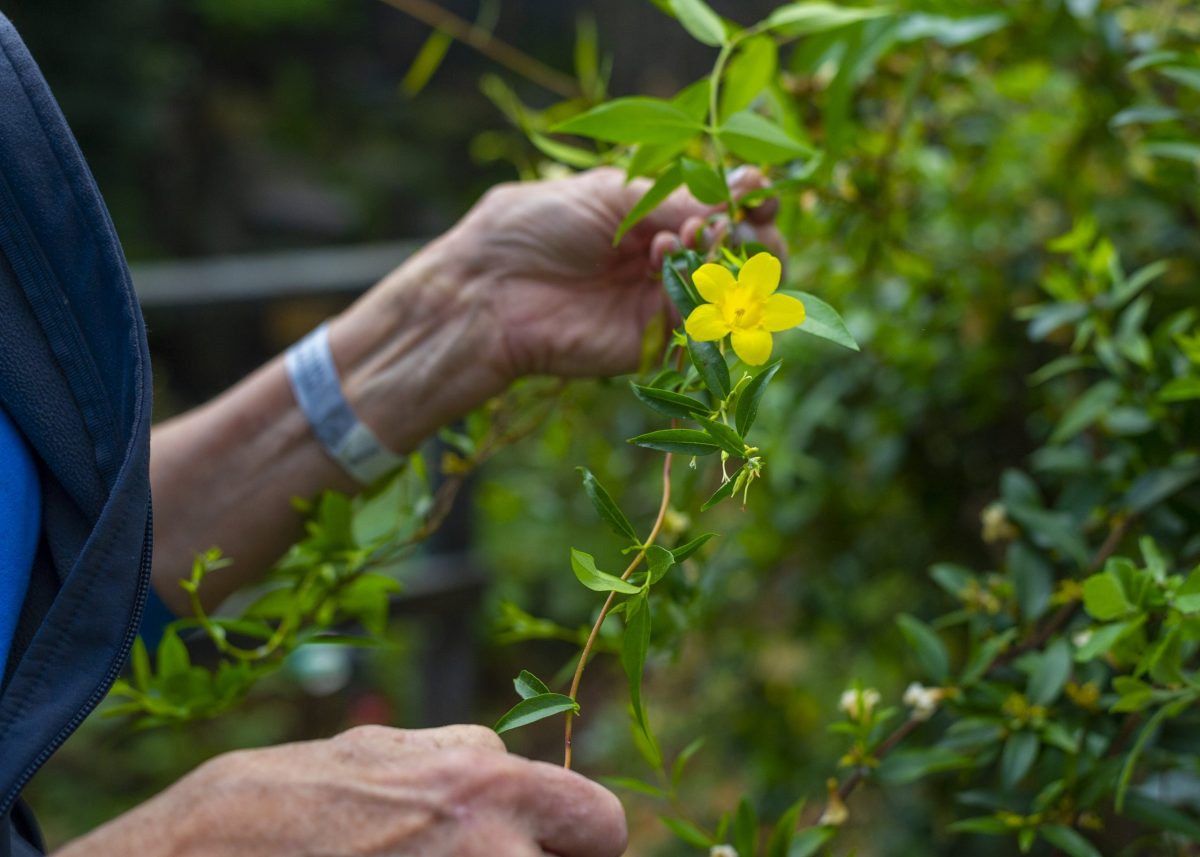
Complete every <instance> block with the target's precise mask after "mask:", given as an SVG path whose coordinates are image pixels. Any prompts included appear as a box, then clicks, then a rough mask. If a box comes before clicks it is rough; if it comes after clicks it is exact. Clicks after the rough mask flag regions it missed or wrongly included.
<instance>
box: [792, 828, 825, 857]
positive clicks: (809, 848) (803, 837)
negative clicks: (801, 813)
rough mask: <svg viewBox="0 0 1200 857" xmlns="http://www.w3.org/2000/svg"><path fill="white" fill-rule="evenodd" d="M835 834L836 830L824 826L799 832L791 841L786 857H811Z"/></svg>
mask: <svg viewBox="0 0 1200 857" xmlns="http://www.w3.org/2000/svg"><path fill="white" fill-rule="evenodd" d="M836 833H837V828H836V827H834V826H832V825H829V824H826V825H822V826H821V827H809V828H807V829H805V830H801V831H800V832H799V833H797V834H796V835H795V837H794V838H793V839H792V845H791V848H790V849H788V857H813V855H814V854H816V853H817V852H818V851H820V850H821V849H822V848H823V847H824V846H825V843H827V842H828V841H829V840H830V839H833V837H834V834H836Z"/></svg>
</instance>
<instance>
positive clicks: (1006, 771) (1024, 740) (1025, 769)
mask: <svg viewBox="0 0 1200 857" xmlns="http://www.w3.org/2000/svg"><path fill="white" fill-rule="evenodd" d="M1038 746H1039V741H1038V736H1037V734H1036V733H1034V732H1014V733H1012V734H1011V735H1009V736H1008V740H1007V741H1005V742H1004V749H1003V750H1001V751H1000V781H1001V783H1002V784H1003V786H1004V788H1005V789H1007V790H1009V791H1011V790H1012V789H1014V788H1016V787H1017V784H1018V783H1020V782H1021V780H1023V779H1025V775H1026V774H1028V773H1029V769H1030V768H1032V767H1033V763H1034V762H1035V761H1036V760H1037V754H1038Z"/></svg>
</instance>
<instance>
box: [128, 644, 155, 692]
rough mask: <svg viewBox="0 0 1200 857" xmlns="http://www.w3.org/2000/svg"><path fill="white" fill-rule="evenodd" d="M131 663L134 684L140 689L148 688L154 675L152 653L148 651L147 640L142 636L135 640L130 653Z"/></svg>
mask: <svg viewBox="0 0 1200 857" xmlns="http://www.w3.org/2000/svg"><path fill="white" fill-rule="evenodd" d="M129 664H130V669H131V670H132V672H133V686H134V687H136V688H137V689H138V690H145V689H146V688H148V687H149V686H150V679H151V677H152V672H151V669H150V655H149V653H148V652H147V651H146V641H145V640H143V639H142V638H141V637H140V636H139V637H138V638H137V639H136V640H134V641H133V651H132V652H130V655H129Z"/></svg>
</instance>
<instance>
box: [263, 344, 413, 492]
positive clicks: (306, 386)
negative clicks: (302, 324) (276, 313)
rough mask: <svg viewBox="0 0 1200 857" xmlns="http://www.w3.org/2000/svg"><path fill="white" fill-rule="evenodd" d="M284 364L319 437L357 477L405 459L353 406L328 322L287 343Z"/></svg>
mask: <svg viewBox="0 0 1200 857" xmlns="http://www.w3.org/2000/svg"><path fill="white" fill-rule="evenodd" d="M284 363H285V365H286V366H287V373H288V381H289V382H290V383H291V385H292V392H293V393H294V394H295V396H296V402H297V403H298V404H299V405H300V410H301V411H302V412H303V413H304V416H305V417H306V418H307V419H308V423H309V425H310V426H312V430H313V433H314V434H315V435H316V436H317V440H319V441H320V442H321V446H322V447H324V449H325V451H326V452H327V453H328V454H329V456H330V458H332V459H333V460H334V461H336V462H337V463H338V464H340V465H341V467H342V469H343V470H345V471H346V472H347V473H349V474H350V475H351V476H353V477H354V479H355V480H356V481H357V482H359V483H360V484H362V485H370V484H371V483H373V482H375V481H376V480H378V479H379V478H380V477H381V476H383V475H385V474H387V473H390V472H391V471H393V470H396V469H397V468H399V467H401V466H402V465H403V464H404V456H403V455H397V454H396V453H394V452H392V451H391V450H390V449H388V448H387V447H385V446H384V445H383V444H382V443H381V442H380V440H379V438H377V437H376V436H375V433H374V432H372V431H371V430H370V429H369V428H367V427H366V426H365V425H363V424H362V423H361V422H360V421H359V419H358V417H356V416H355V415H354V411H352V410H351V409H350V403H349V402H347V401H346V397H345V395H344V394H343V393H342V383H341V381H340V380H338V374H337V367H336V366H335V365H334V362H333V352H332V351H331V350H330V348H329V325H328V324H322V325H321V326H320V327H318V328H317V329H316V330H314V331H313V332H312V333H310V334H309V335H308V336H306V337H304V338H303V339H302V340H300V341H299V342H297V343H296V344H295V345H293V346H292V347H291V348H289V349H288V351H287V355H286V356H285V357H284Z"/></svg>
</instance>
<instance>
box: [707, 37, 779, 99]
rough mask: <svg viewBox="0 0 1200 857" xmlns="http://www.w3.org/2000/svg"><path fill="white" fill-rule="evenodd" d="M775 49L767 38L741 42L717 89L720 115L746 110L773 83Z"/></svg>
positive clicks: (775, 65) (776, 53)
mask: <svg viewBox="0 0 1200 857" xmlns="http://www.w3.org/2000/svg"><path fill="white" fill-rule="evenodd" d="M778 63H779V49H778V48H777V47H776V46H775V40H774V39H773V38H771V37H770V36H755V37H754V38H752V39H747V40H746V41H744V42H742V44H741V46H740V47H739V48H738V51H737V53H735V54H734V55H733V58H732V59H731V60H730V61H729V64H728V65H727V66H726V68H725V79H724V81H723V82H722V85H721V105H720V111H721V112H720V115H721V117H722V118H724V117H727V116H732V115H733V114H735V113H739V112H741V111H742V110H745V109H746V108H747V107H749V106H750V105H751V104H752V103H753V102H754V99H755V98H757V97H758V96H759V95H760V94H761V93H762V92H763V90H765V89H766V88H767V87H768V86H770V85H771V82H772V81H773V80H774V79H775V71H776V68H777V66H778Z"/></svg>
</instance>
